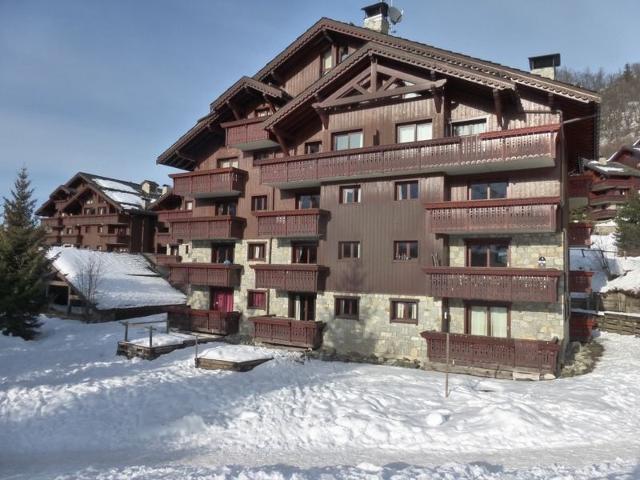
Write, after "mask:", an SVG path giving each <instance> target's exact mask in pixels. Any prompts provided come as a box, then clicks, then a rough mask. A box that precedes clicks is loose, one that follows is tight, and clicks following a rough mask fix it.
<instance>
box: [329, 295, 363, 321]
mask: <svg viewBox="0 0 640 480" xmlns="http://www.w3.org/2000/svg"><path fill="white" fill-rule="evenodd" d="M359 303H360V301H359V299H358V298H357V297H336V301H335V316H336V317H338V318H351V319H355V320H357V318H358V307H359V305H358V304H359Z"/></svg>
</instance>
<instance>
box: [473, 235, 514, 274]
mask: <svg viewBox="0 0 640 480" xmlns="http://www.w3.org/2000/svg"><path fill="white" fill-rule="evenodd" d="M471 245H485V246H489V245H501V246H506V247H507V265H506V266H504V267H491V266H489V261H490V252H491V250H490V249H489V248H487V252H486V258H485V260H486V262H485V266H484V267H474V266H471V249H470V248H469V247H470V246H471ZM464 248H465V255H464V258H465V267H468V268H509V267H510V266H511V238H467V239H465V241H464Z"/></svg>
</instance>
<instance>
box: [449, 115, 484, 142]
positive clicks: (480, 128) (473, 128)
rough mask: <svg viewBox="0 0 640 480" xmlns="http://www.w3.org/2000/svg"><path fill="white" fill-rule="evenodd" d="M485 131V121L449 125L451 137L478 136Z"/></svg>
mask: <svg viewBox="0 0 640 480" xmlns="http://www.w3.org/2000/svg"><path fill="white" fill-rule="evenodd" d="M486 131H487V120H486V119H484V118H483V119H481V120H469V121H464V122H452V123H451V135H452V136H454V137H462V136H464V135H478V134H479V133H484V132H486Z"/></svg>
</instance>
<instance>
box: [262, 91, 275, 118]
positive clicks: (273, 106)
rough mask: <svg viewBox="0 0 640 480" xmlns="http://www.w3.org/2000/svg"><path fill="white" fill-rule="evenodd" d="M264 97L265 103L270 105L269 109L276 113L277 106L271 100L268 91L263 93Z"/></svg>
mask: <svg viewBox="0 0 640 480" xmlns="http://www.w3.org/2000/svg"><path fill="white" fill-rule="evenodd" d="M262 98H263V99H264V101H265V103H266V104H267V105H269V110H271V113H272V114H273V113H276V106H275V105H274V103H273V102H272V101H271V99H270V98H269V95H267V94H266V93H263V94H262Z"/></svg>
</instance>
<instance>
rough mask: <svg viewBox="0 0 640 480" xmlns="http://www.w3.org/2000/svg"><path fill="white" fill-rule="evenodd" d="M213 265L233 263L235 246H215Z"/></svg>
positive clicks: (212, 248)
mask: <svg viewBox="0 0 640 480" xmlns="http://www.w3.org/2000/svg"><path fill="white" fill-rule="evenodd" d="M211 263H225V264H230V263H233V245H213V246H212V247H211Z"/></svg>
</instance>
